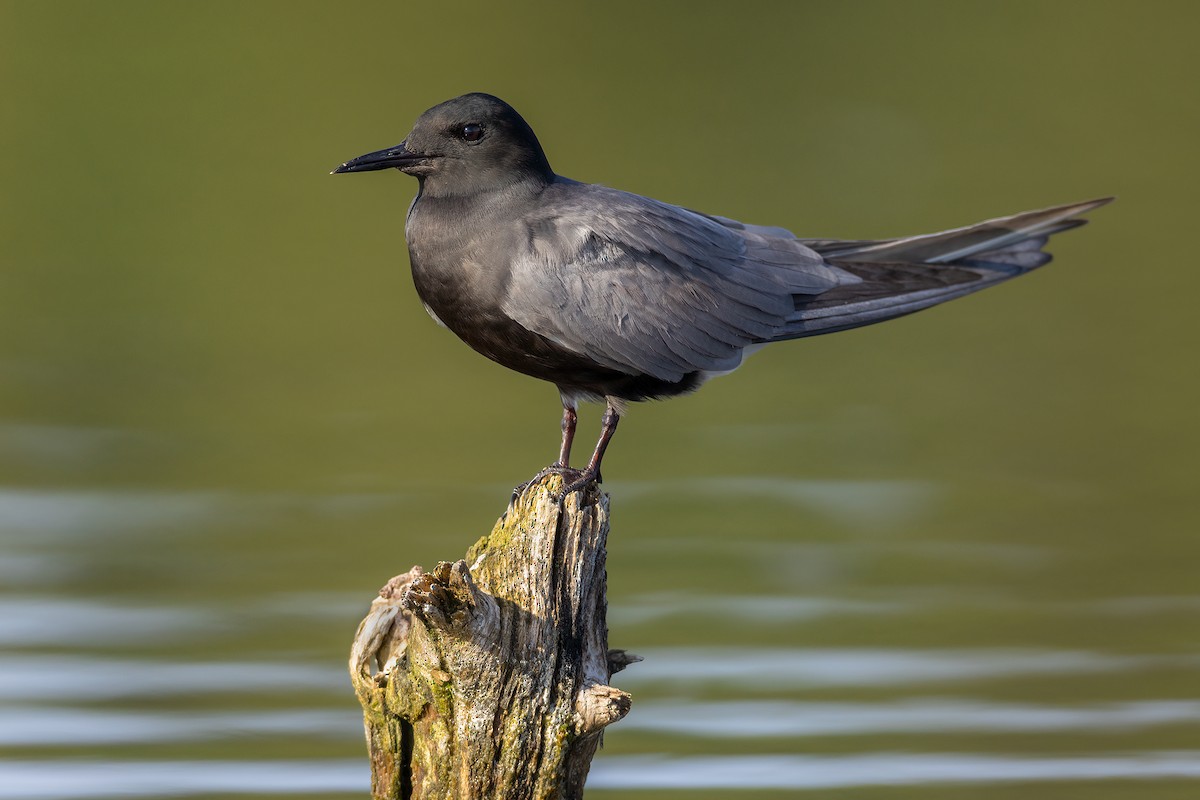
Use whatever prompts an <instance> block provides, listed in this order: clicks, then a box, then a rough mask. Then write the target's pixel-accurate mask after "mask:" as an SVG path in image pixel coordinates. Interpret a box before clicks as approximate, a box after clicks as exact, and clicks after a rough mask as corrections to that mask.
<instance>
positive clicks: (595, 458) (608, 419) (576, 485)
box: [559, 402, 621, 503]
mask: <svg viewBox="0 0 1200 800" xmlns="http://www.w3.org/2000/svg"><path fill="white" fill-rule="evenodd" d="M620 421H621V415H620V414H618V413H617V410H616V409H615V408H613V404H612V403H611V402H609V404H608V405H607V406H606V407H605V408H604V417H603V418H602V419H601V425H602V426H603V427H602V428H601V430H600V441H598V442H596V450H595V451H594V452H593V453H592V460H591V461H589V462H588V465H587V469H585V470H584V471H583V472H582V473H581V474H580V476H579V479H578V480H575V481H572V482H571V483H569V484H567V485H566V486H564V487H563V490H562V494H561V495H560V496H559V502H560V503H561V502H562V501H563V500H565V499H566V497H567V495H569V494H570V493H571V492H578V491H579V490H580V489H586V488H587V487H588V486H589V485H591V484H593V483H600V482H601V481H602V480H603V479H602V478H601V477H600V462H601V461H602V460H603V459H604V451H605V450H607V449H608V443H609V441H610V440H611V439H612V436H613V433H615V432H616V430H617V423H618V422H620Z"/></svg>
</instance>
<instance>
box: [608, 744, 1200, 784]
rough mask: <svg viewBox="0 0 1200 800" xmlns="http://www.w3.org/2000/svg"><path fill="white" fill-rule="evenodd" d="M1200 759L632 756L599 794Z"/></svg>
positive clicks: (999, 775)
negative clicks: (612, 790) (624, 790)
mask: <svg viewBox="0 0 1200 800" xmlns="http://www.w3.org/2000/svg"><path fill="white" fill-rule="evenodd" d="M1197 777H1200V752H1195V753H1190V752H1186V753H1176V752H1169V753H1144V754H1141V755H1138V756H1133V757H1131V756H1125V755H1113V756H1107V757H1105V756H1101V757H1097V758H1011V757H1010V758H1005V757H1000V756H995V757H989V756H962V755H957V754H952V753H936V754H926V755H901V754H894V753H879V754H872V755H862V756H833V757H819V756H782V755H780V756H739V757H728V758H708V757H706V758H677V759H664V758H655V757H652V756H650V757H644V756H625V757H622V758H616V759H608V760H605V761H601V762H599V763H598V764H597V765H596V768H595V770H594V771H593V773H592V778H591V779H590V781H589V785H591V786H592V787H593V788H597V789H703V788H714V789H716V788H726V789H738V788H746V789H834V788H849V787H854V786H905V785H911V784H933V785H936V784H939V783H961V784H980V783H1014V782H1025V781H1069V780H1105V779H1112V778H1143V779H1149V778H1197Z"/></svg>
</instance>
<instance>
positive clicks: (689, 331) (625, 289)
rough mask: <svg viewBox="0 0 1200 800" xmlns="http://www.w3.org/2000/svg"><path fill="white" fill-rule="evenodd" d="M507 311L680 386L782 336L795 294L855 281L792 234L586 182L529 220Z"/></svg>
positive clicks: (555, 192) (580, 349)
mask: <svg viewBox="0 0 1200 800" xmlns="http://www.w3.org/2000/svg"><path fill="white" fill-rule="evenodd" d="M523 224H524V225H525V226H526V227H527V231H526V234H527V235H526V237H525V242H524V245H523V249H522V251H521V252H519V253H518V254H516V255H515V257H514V258H513V262H512V263H513V269H512V275H511V281H510V283H509V287H508V293H507V295H506V298H505V301H504V305H503V311H504V312H505V313H506V314H507V315H508V316H510V317H511V318H512V319H513V320H515V321H516V322H518V323H519V324H520V325H522V326H523V327H525V328H527V329H528V330H531V331H533V332H535V333H538V334H540V335H542V336H544V337H546V338H547V339H550V340H551V341H553V342H555V343H556V344H558V345H560V346H562V347H565V348H568V349H569V350H571V351H573V352H577V353H581V354H583V355H585V356H587V357H588V358H590V359H591V360H593V361H595V362H596V363H598V364H601V365H603V366H605V367H609V368H611V369H615V370H618V371H620V372H624V373H627V374H646V375H651V376H653V377H655V378H658V379H660V380H664V381H672V382H674V381H679V380H681V379H682V378H683V377H684V376H685V375H687V374H689V373H692V372H697V371H713V372H718V371H725V370H731V369H734V368H735V367H737V366H738V364H740V363H741V360H742V351H743V350H744V349H745V348H746V347H747V346H748V345H750V344H753V343H756V342H765V341H770V340H771V339H773V338H775V337H777V336H779V335H780V333H781V332H782V331H783V330H784V328H785V326H786V324H787V320H788V318H789V317H790V316H792V315H794V313H795V308H796V303H795V297H796V296H798V295H800V296H804V295H818V294H820V293H821V292H824V291H826V290H828V289H830V288H832V287H834V286H837V285H841V284H846V283H853V282H857V281H858V280H859V279H858V278H856V277H854V276H852V275H850V274H848V273H846V272H844V271H842V270H840V269H838V268H836V267H833V266H830V265H828V264H826V263H825V261H824V259H822V257H821V256H820V255H818V254H817V253H816V252H814V251H813V250H811V249H810V248H808V247H806V246H805V245H804V244H802V243H801V242H800V241H798V240H797V239H796V238H795V237H794V236H793V235H791V234H790V233H789V232H787V231H784V230H783V229H780V228H761V227H758V226H749V225H742V224H741V223H737V222H734V221H732V220H725V219H722V218H716V217H709V216H705V215H703V214H698V213H696V212H693V211H688V210H687V209H684V208H680V207H678V206H672V205H668V204H666V203H660V202H658V201H655V200H651V199H649V198H645V197H641V196H638V195H633V194H629V193H626V192H621V191H617V190H615V189H608V188H606V187H601V186H594V185H589V184H578V183H573V182H567V181H564V182H562V183H556V184H553V185H552V186H550V187H549V188H548V189H547V190H546V193H545V194H544V195H543V198H542V202H541V204H540V205H539V206H538V208H537V209H536V210H535V211H533V212H531V213H530V214H528V215H526V217H525V218H524V219H523Z"/></svg>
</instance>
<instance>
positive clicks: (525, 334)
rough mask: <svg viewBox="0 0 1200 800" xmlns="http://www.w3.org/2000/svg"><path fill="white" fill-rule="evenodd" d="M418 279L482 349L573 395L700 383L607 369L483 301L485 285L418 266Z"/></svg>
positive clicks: (650, 394) (641, 396)
mask: <svg viewBox="0 0 1200 800" xmlns="http://www.w3.org/2000/svg"><path fill="white" fill-rule="evenodd" d="M413 279H414V282H415V284H416V287H417V293H418V294H419V295H420V297H421V300H422V301H424V303H425V304H426V305H427V306H428V307H429V308H430V310H432V311H433V313H434V314H436V315H437V318H438V319H439V320H441V321H442V323H443V324H445V326H446V327H447V328H449V329H450V330H451V331H453V332H454V333H455V335H456V336H458V338H460V339H462V340H463V341H464V342H466V343H467V344H468V345H470V346H471V348H472V349H474V350H475V351H476V352H478V353H481V354H482V355H484V356H487V357H488V358H490V359H491V360H492V361H495V362H496V363H497V364H501V365H503V366H505V367H508V368H509V369H511V370H515V371H517V372H521V373H523V374H525V375H530V376H532V377H534V378H539V379H541V380H544V381H549V382H550V383H553V384H555V385H556V386H558V387H559V389H561V390H563V391H564V392H566V393H568V394H583V395H591V396H595V397H606V396H612V397H620V398H622V399H624V400H646V399H650V398H655V397H671V396H673V395H678V394H683V393H685V392H689V391H692V390H693V389H695V388H696V387H697V386H698V385H699V383H700V380H699V378H700V374H699V373H692V374H689V375H685V376H684V377H683V379H682V380H680V381H678V382H670V381H663V380H660V379H658V378H654V377H652V376H649V375H638V374H628V373H624V372H620V371H618V370H614V369H611V368H609V367H605V366H603V365H600V364H597V363H596V362H595V361H592V360H591V359H590V358H588V357H586V356H584V355H581V354H579V353H575V352H573V351H571V350H568V349H566V348H564V347H561V346H560V345H557V344H555V343H554V342H552V341H551V340H549V339H547V338H546V337H544V336H541V335H540V334H537V333H535V332H533V331H530V330H528V329H526V328H525V327H523V326H521V325H519V324H517V323H516V322H514V321H513V320H512V319H511V318H509V317H508V316H507V315H505V314H504V313H503V312H502V311H501V310H500V308H499V305H498V304H497V303H488V302H483V301H481V300H480V299H479V298H480V293H479V291H478V289H479V287H468V286H465V285H461V284H460V285H456V282H454V281H447V280H431V279H429V278H428V276H425V275H422V274H421V272H420V270H419V269H417V268H414V270H413ZM493 288H495V289H498V288H499V287H493ZM495 296H501V295H499V294H498V293H497V294H496V295H495Z"/></svg>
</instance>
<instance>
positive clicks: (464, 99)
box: [333, 92, 554, 195]
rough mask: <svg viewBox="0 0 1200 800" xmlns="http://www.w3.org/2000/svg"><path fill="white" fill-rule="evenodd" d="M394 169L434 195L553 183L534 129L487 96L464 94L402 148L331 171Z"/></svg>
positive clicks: (419, 126)
mask: <svg viewBox="0 0 1200 800" xmlns="http://www.w3.org/2000/svg"><path fill="white" fill-rule="evenodd" d="M388 168H395V169H398V170H400V171H401V172H404V173H407V174H409V175H413V176H415V177H417V178H418V179H419V180H420V181H421V185H422V191H423V192H425V193H427V194H433V195H456V194H472V193H476V192H480V191H485V190H488V189H494V188H503V187H505V186H509V185H512V184H514V183H518V182H522V181H529V180H534V181H539V180H540V181H549V180H550V179H552V178H553V177H554V173H553V172H552V171H551V169H550V164H549V162H547V161H546V155H545V153H544V152H542V146H541V144H540V143H539V142H538V140H537V136H535V135H534V133H533V129H532V128H530V127H529V124H528V123H527V122H525V120H524V119H522V118H521V115H520V114H518V113H517V112H516V111H515V110H514V109H513V107H512V106H510V105H509V104H508V103H505V102H504V101H503V100H501V99H500V98H498V97H493V96H492V95H490V94H482V93H478V92H477V93H474V94H464V95H463V96H461V97H456V98H454V99H453V100H447V101H446V102H444V103H441V104H440V105H436V106H434V107H433V108H431V109H429V110H428V111H426V112H425V113H424V114H422V115H421V116H420V117H419V118H418V119H417V122H416V124H415V125H413V129H412V131H411V132H410V133H409V134H408V136H407V137H406V138H405V139H404V141H403V142H401V143H400V144H398V145H396V146H395V147H389V148H386V149H384V150H377V151H375V152H374V153H367V154H366V155H363V156H359V157H358V158H353V159H351V160H349V161H347V162H346V163H345V164H342V165H341V166H340V167H338V168H337V169H335V170H334V171H333V172H334V173H339V172H368V171H370V170H377V169H388Z"/></svg>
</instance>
